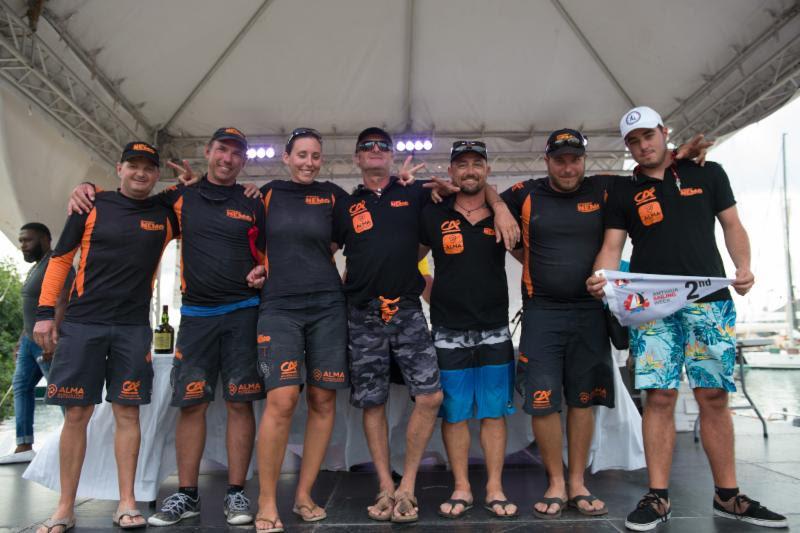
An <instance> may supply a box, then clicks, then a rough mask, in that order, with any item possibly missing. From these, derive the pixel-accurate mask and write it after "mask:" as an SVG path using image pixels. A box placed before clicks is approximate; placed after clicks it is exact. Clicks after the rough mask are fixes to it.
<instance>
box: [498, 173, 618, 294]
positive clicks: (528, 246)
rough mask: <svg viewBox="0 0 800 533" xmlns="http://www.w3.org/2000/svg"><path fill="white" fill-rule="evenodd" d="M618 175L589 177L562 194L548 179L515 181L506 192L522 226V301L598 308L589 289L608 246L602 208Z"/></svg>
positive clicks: (507, 202) (507, 201) (511, 207)
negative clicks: (597, 259) (601, 253)
mask: <svg viewBox="0 0 800 533" xmlns="http://www.w3.org/2000/svg"><path fill="white" fill-rule="evenodd" d="M617 179H618V178H617V177H615V176H587V177H585V178H584V179H583V181H582V182H581V184H580V186H579V187H578V189H577V190H575V191H573V192H569V193H564V192H559V191H556V190H554V189H553V188H552V187H551V186H550V182H549V178H540V179H536V180H528V181H524V182H520V183H517V184H516V185H513V186H512V187H511V188H510V189H508V190H506V191H505V192H503V194H501V197H502V198H503V200H504V201H505V202H506V204H507V205H508V207H509V209H510V210H511V213H512V214H514V216H515V217H516V218H517V220H518V221H519V223H520V229H521V230H522V247H523V252H524V261H523V266H522V299H523V301H528V300H533V301H534V302H536V304H537V305H540V306H543V307H553V308H563V307H576V306H577V307H581V308H595V307H600V306H601V305H602V304H601V303H600V302H599V301H598V300H596V299H594V298H592V296H591V295H590V294H589V293H588V292H587V291H586V279H587V278H588V277H589V276H591V274H592V267H593V265H594V260H595V257H596V256H597V252H599V251H600V247H601V246H602V244H603V207H604V203H605V200H606V197H607V194H608V191H609V189H610V188H613V187H610V186H611V185H615V184H616V180H617Z"/></svg>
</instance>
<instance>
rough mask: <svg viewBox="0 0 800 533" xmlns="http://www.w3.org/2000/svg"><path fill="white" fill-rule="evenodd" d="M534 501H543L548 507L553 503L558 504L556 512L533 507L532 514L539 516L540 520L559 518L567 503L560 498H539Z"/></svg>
mask: <svg viewBox="0 0 800 533" xmlns="http://www.w3.org/2000/svg"><path fill="white" fill-rule="evenodd" d="M536 503H544V504H546V505H547V508H548V509H549V508H550V506H551V505H553V504H556V505H558V512H556V513H548V512H544V513H543V512H541V511H539V510H537V509H536V508H535V507H534V508H533V514H534V515H535V516H536V518H541V519H542V520H556V519H557V518H561V511H563V510H564V506H565V505H566V504H567V502H565V501H564V500H563V499H562V498H540V499H539V501H538V502H536Z"/></svg>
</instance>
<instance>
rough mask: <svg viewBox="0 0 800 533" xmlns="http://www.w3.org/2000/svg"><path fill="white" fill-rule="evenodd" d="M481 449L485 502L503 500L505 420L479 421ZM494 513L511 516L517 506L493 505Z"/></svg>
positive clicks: (488, 419)
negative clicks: (484, 475) (484, 472)
mask: <svg viewBox="0 0 800 533" xmlns="http://www.w3.org/2000/svg"><path fill="white" fill-rule="evenodd" d="M481 448H483V457H484V459H485V460H486V473H487V477H488V479H487V480H486V501H487V502H490V501H492V500H501V501H502V500H505V499H506V494H505V492H503V464H504V463H505V460H506V419H505V418H504V417H501V418H484V419H482V420H481ZM494 511H495V512H496V513H497V514H499V515H505V514H509V515H513V514H516V512H517V506H516V505H515V504H513V503H509V504H508V505H506V506H505V507H503V506H501V505H494Z"/></svg>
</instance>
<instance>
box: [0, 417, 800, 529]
mask: <svg viewBox="0 0 800 533" xmlns="http://www.w3.org/2000/svg"><path fill="white" fill-rule="evenodd" d="M735 419H736V431H737V441H736V455H737V463H738V477H739V484H740V486H741V487H742V489H743V490H744V491H746V492H747V494H748V495H749V496H750V497H752V498H754V499H756V500H759V501H761V502H763V503H764V504H765V505H767V506H768V507H770V508H771V509H773V510H775V511H777V512H780V513H782V514H787V515H788V516H789V524H790V527H793V528H795V529H798V528H800V511H799V510H800V507H798V506H797V498H798V496H800V452H799V451H798V449H800V428H793V427H791V426H790V425H788V424H787V423H770V424H769V429H770V437H769V438H768V439H766V440H765V439H763V438H762V437H761V435H760V433H759V430H760V426H759V425H758V424H757V422H756V421H753V420H749V419H745V418H744V417H739V416H737V417H735ZM24 468H25V465H10V466H0V480H1V481H0V528H2V530H10V531H33V530H34V528H35V525H36V524H37V523H38V522H40V521H41V520H44V519H45V518H47V517H48V516H49V514H50V512H51V511H52V509H53V507H54V506H55V504H56V501H57V499H58V494H57V493H55V492H53V491H51V490H49V489H46V488H43V487H41V486H40V485H37V484H35V483H32V482H29V481H26V480H23V479H21V477H20V476H21V474H22V472H23V470H24ZM470 478H471V482H472V486H473V490H474V495H475V501H476V503H477V502H482V501H483V497H484V491H483V484H484V483H485V472H484V471H483V469H482V467H481V466H475V467H471V477H470ZM295 483H296V476H294V475H284V476H282V477H281V481H280V487H279V502H280V505H279V507H280V511H281V517H282V519H283V522H284V525H285V526H286V528H287V531H300V532H309V531H332V532H333V531H341V532H344V531H347V532H348V533H361V532H367V531H389V530H391V529H404V530H414V531H426V532H427V531H453V532H456V531H459V532H461V531H463V532H473V531H474V532H479V531H488V532H512V531H513V532H523V531H525V532H532V531H547V532H556V531H587V532H589V531H592V532H594V531H598V532H603V531H625V525H624V522H625V516H626V515H627V513H628V512H630V511H631V510H632V508H633V506H634V505H635V504H636V502H637V501H638V500H639V498H640V497H641V496H642V494H644V492H645V491H646V487H647V481H646V475H645V471H644V470H639V471H634V472H622V471H605V472H600V473H598V474H596V475H594V476H589V477H588V485H589V488H590V489H591V490H592V491H593V492H594V493H595V494H597V495H598V496H599V497H601V498H603V499H604V500H605V501H606V504H607V505H608V508H609V515H608V516H607V517H604V518H589V517H584V516H582V515H580V514H578V513H577V512H576V511H573V510H569V511H565V513H564V516H563V517H562V519H561V520H557V521H552V522H545V521H542V520H538V519H537V518H535V517H534V516H533V514H532V512H531V509H532V506H533V502H534V501H535V499H536V498H537V497H539V496H541V495H542V492H543V491H544V488H545V475H544V469H543V468H542V467H541V464H537V463H536V461H535V460H534V461H533V463H532V464H530V465H527V466H517V467H509V468H507V469H506V471H505V473H504V483H505V488H506V494H507V496H508V497H509V498H510V499H511V500H512V501H514V502H516V503H518V504H519V505H520V506H521V509H522V513H521V516H520V517H519V518H517V519H514V520H508V521H500V520H497V519H491V518H490V517H489V516H488V514H487V513H486V512H485V511H484V509H483V507H482V506H480V505H476V507H475V508H473V509H472V510H471V511H469V512H468V513H467V515H466V516H465V517H464V518H463V519H460V520H446V519H443V518H440V517H439V516H438V515H437V514H436V509H437V507H438V505H439V503H440V502H442V501H444V500H445V499H447V498H448V497H449V495H450V490H451V489H450V487H451V478H450V474H449V473H448V472H446V471H443V470H438V471H437V470H427V471H424V472H421V473H420V475H419V479H418V485H417V498H418V499H419V502H420V521H419V522H418V523H417V524H416V525H406V526H398V525H391V524H383V523H378V522H373V521H371V520H369V519H368V518H367V515H366V511H365V508H366V506H367V505H369V504H370V503H371V501H372V499H373V497H374V494H375V492H376V486H375V478H374V475H373V474H371V473H369V472H359V473H355V472H350V473H344V472H323V473H322V474H321V475H320V478H319V482H318V483H317V486H316V489H315V494H314V496H315V498H316V501H317V503H319V504H320V505H324V506H325V507H326V509H327V512H328V519H327V520H325V521H323V522H317V523H316V524H305V523H302V522H300V521H299V520H298V519H297V518H296V517H295V516H294V515H292V513H291V506H292V496H293V492H294V486H295ZM176 484H177V479H176V478H175V477H174V476H173V477H170V478H169V479H168V480H167V482H166V483H165V484H164V486H163V487H162V489H161V491H160V495H159V496H160V497H162V496H164V495H167V494H170V493H171V492H173V491H174V490H175V488H176ZM226 488H227V487H226V478H225V476H224V473H219V474H208V475H203V476H201V480H200V493H201V497H202V501H203V507H202V514H201V516H199V517H197V518H193V519H190V520H185V521H183V522H181V523H179V524H178V525H176V526H173V527H171V528H151V530H157V531H213V530H225V529H229V527H228V526H227V524H226V523H225V519H224V517H223V515H222V498H223V495H224V493H225V490H226ZM246 491H247V494H248V495H249V496H250V497H251V498H252V499H253V500H254V501H253V507H254V508H255V498H256V497H257V494H258V484H257V480H256V479H253V480H250V481H249V482H248V483H247V488H246ZM712 491H713V483H712V480H711V475H710V472H709V469H708V465H707V462H706V458H705V455H704V454H703V451H702V448H701V445H700V444H699V443H698V444H695V443H694V442H693V439H692V435H691V434H687V433H682V434H679V435H678V441H677V449H676V452H675V461H674V464H673V468H672V486H671V488H670V496H671V498H672V520H670V522H669V523H668V525H666V526H661V527H659V528H658V530H657V531H659V532H681V533H685V532H692V533H701V532H711V531H720V532H721V531H724V532H729V531H762V532H763V531H766V530H765V529H764V528H758V527H755V526H751V525H748V524H743V523H737V522H735V521H732V520H725V519H720V518H713V517H712V513H711V498H712ZM114 508H115V502H109V501H101V500H81V501H79V503H78V507H77V520H78V523H77V527H76V528H75V530H74V531H76V532H78V533H80V532H81V531H92V532H95V531H114V530H116V528H114V527H112V525H111V514H112V512H113V511H114ZM141 510H142V511H143V512H144V513H145V515H149V514H151V513H153V512H154V509H152V508H149V507H148V505H147V504H146V503H143V504H142V506H141ZM792 512H794V513H795V514H791V513H792ZM230 529H231V530H237V531H243V530H246V529H251V528H248V527H247V526H239V527H230Z"/></svg>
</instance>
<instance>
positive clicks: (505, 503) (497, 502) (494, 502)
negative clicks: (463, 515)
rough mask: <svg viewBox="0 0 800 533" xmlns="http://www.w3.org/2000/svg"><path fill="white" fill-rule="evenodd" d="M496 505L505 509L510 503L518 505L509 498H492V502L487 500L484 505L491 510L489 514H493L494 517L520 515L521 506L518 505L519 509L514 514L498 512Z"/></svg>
mask: <svg viewBox="0 0 800 533" xmlns="http://www.w3.org/2000/svg"><path fill="white" fill-rule="evenodd" d="M495 505H499V506H500V507H502V508H503V510H504V511H505V510H506V507H508V506H509V505H517V504H515V503H513V502H510V501H508V500H492V501H490V502H486V505H484V506H483V508H484V509H486V510H487V511H488V512H489V514H490V515H492V516H493V517H494V518H516V517H518V516H519V506H517V510H516V511H514V513H513V514H497V511H495V510H494V506H495Z"/></svg>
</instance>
